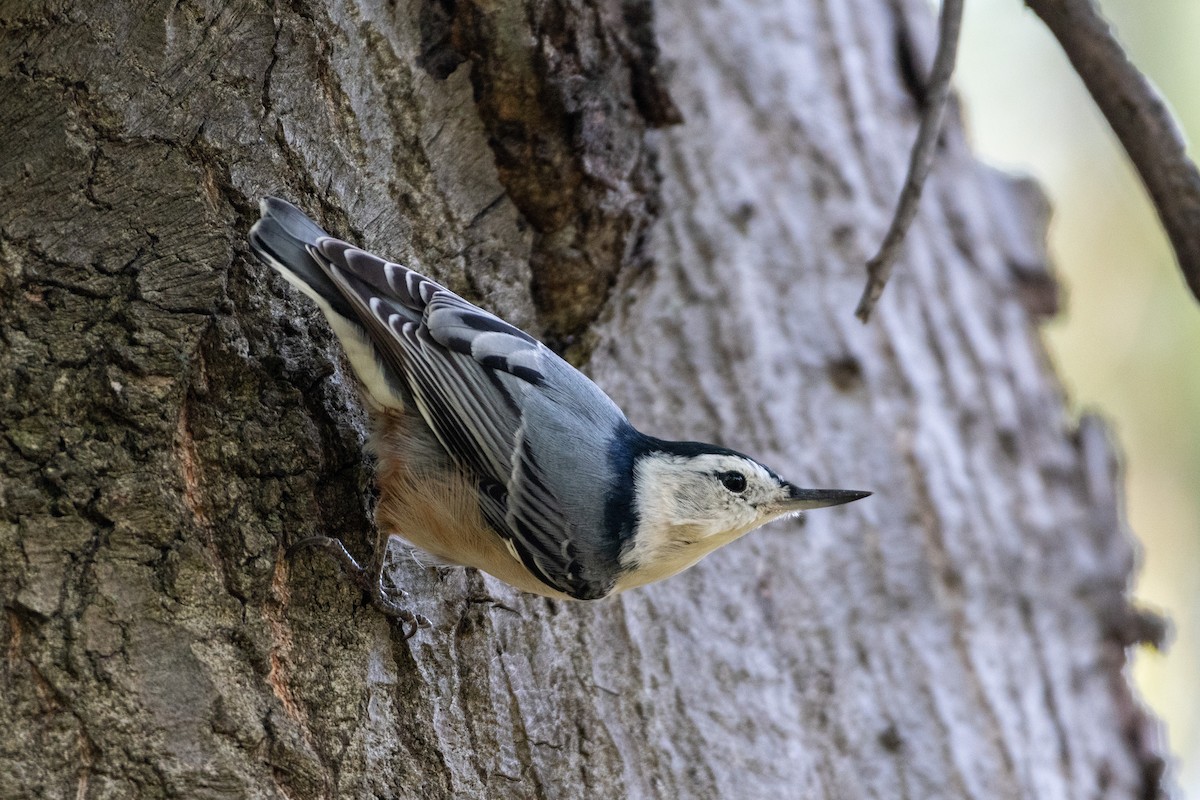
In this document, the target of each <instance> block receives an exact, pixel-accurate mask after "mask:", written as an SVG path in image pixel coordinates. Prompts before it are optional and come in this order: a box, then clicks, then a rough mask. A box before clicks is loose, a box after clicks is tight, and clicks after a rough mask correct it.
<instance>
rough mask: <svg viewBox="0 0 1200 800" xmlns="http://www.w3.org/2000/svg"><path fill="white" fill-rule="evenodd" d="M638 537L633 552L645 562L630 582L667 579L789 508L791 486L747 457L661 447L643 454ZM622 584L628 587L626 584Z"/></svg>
mask: <svg viewBox="0 0 1200 800" xmlns="http://www.w3.org/2000/svg"><path fill="white" fill-rule="evenodd" d="M634 479H635V481H636V483H637V512H638V518H639V523H640V524H639V534H638V541H637V542H636V543H635V545H634V548H633V549H632V550H631V552H629V553H628V554H627V560H628V563H630V564H631V565H632V564H637V565H640V566H641V567H642V568H643V569H652V572H645V571H642V570H639V572H638V573H637V574H636V576H631V580H630V581H629V583H628V585H641V584H643V583H649V582H651V581H654V580H660V579H661V578H664V577H667V575H671V574H674V573H675V572H678V571H680V570H682V569H686V568H687V567H689V566H691V565H692V564H694V563H695V562H696V561H698V560H699V559H700V558H702V557H703V556H704V555H706V554H707V553H710V552H712V551H713V550H715V549H716V548H718V547H720V546H722V545H724V544H728V543H729V542H731V541H733V540H734V539H736V538H738V537H739V536H741V535H743V534H745V533H747V532H748V531H750V530H753V529H754V528H756V527H758V526H759V525H762V524H763V523H764V522H769V521H770V520H772V519H775V518H776V517H779V516H782V515H784V514H786V513H788V511H789V510H791V509H789V508H787V506H786V505H785V503H786V502H787V500H788V495H789V487H788V486H787V484H784V483H782V482H781V481H780V480H779V479H778V478H776V477H775V476H774V475H772V474H771V473H770V472H768V471H767V469H766V468H765V467H763V466H762V465H761V464H758V463H756V462H754V461H752V460H750V459H748V458H742V457H740V456H735V455H726V454H704V455H699V456H676V455H667V454H665V453H661V454H659V453H656V454H654V455H652V456H650V457H648V458H644V459H642V460H641V461H639V463H638V465H637V467H636V471H635V474H634ZM623 588H628V587H627V586H626V587H623Z"/></svg>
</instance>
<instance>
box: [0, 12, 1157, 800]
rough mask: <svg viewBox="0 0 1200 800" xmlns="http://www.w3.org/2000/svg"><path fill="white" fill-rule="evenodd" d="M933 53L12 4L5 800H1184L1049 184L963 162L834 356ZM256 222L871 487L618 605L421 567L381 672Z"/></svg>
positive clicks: (759, 23)
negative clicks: (321, 548)
mask: <svg viewBox="0 0 1200 800" xmlns="http://www.w3.org/2000/svg"><path fill="white" fill-rule="evenodd" d="M932 35H933V25H932V19H931V16H930V11H929V8H928V7H927V5H926V3H924V2H923V0H890V1H889V0H790V2H787V3H775V2H766V3H748V2H738V0H711V2H706V3H702V4H694V3H691V2H688V0H662V2H660V3H658V4H656V5H655V6H654V7H653V8H652V7H651V6H650V5H648V4H647V2H646V0H607V1H606V2H602V3H599V4H592V3H588V2H585V0H526V2H525V3H518V2H508V3H497V2H485V1H484V0H457V2H453V1H452V0H427V1H426V2H415V1H411V0H391V2H388V1H387V0H276V2H274V3H273V4H272V3H269V2H267V1H266V0H230V1H229V2H217V0H211V1H210V2H193V1H192V0H181V2H171V1H167V0H158V1H153V0H152V1H151V2H147V3H143V4H128V3H120V2H90V3H70V2H65V1H63V2H60V1H59V0H43V1H42V2H22V1H20V0H18V1H17V2H0V95H2V96H3V97H4V101H3V102H2V103H0V142H2V144H0V187H3V192H0V266H2V269H0V453H2V455H0V480H2V481H3V484H2V486H0V601H2V603H3V607H4V626H3V631H4V637H5V656H4V658H3V661H2V663H0V675H2V683H0V695H2V696H0V727H2V732H0V797H5V798H9V797H12V798H17V797H56V798H57V797H77V798H126V797H140V798H159V797H188V798H208V797H213V798H215V797H222V798H224V797H247V798H251V797H253V798H319V797H414V798H435V797H436V798H441V797H489V798H502V797H521V798H524V797H553V798H576V797H578V798H585V797H586V798H592V797H625V796H628V797H672V798H673V797H698V798H714V797H729V798H733V797H737V798H776V797H811V798H851V797H863V798H892V797H912V798H925V797H978V798H985V797H986V798H997V797H1039V798H1056V797H1064V798H1065V797H1072V798H1073V797H1081V798H1082V797H1087V798H1095V797H1104V798H1147V797H1155V796H1157V794H1158V793H1159V792H1160V773H1161V770H1162V764H1163V762H1162V759H1161V754H1162V752H1163V749H1162V748H1163V745H1162V744H1161V743H1160V742H1159V741H1158V740H1157V737H1156V730H1157V728H1156V724H1155V723H1154V721H1153V720H1152V719H1151V718H1149V717H1148V716H1147V714H1146V713H1145V712H1144V711H1143V710H1142V709H1141V707H1140V706H1139V705H1138V703H1137V701H1136V699H1135V698H1134V696H1133V694H1132V691H1131V689H1130V686H1129V684H1128V682H1127V679H1126V676H1125V675H1124V673H1123V666H1124V664H1125V658H1126V650H1127V647H1128V645H1129V644H1130V643H1131V642H1132V641H1133V640H1134V639H1136V638H1137V626H1136V625H1135V624H1131V621H1133V622H1136V617H1135V616H1133V615H1131V612H1130V611H1129V605H1128V598H1127V594H1126V592H1127V587H1128V583H1129V580H1130V575H1131V570H1132V566H1133V562H1134V551H1133V546H1132V541H1131V538H1130V536H1129V535H1128V533H1127V532H1126V530H1125V528H1124V525H1123V522H1122V518H1121V515H1120V512H1119V495H1120V480H1119V478H1118V476H1117V475H1116V470H1115V459H1114V458H1113V456H1112V454H1111V451H1110V450H1109V448H1108V445H1107V444H1106V440H1105V436H1104V434H1103V431H1102V429H1101V428H1100V426H1099V425H1098V424H1097V423H1094V422H1091V421H1085V423H1084V424H1083V425H1082V426H1080V427H1073V425H1072V423H1071V422H1070V421H1069V420H1068V418H1067V416H1066V413H1065V411H1064V404H1063V401H1062V398H1061V393H1060V389H1059V387H1058V386H1057V384H1056V382H1055V379H1054V376H1053V374H1052V371H1051V369H1050V367H1049V366H1048V364H1047V363H1046V360H1045V358H1044V354H1043V350H1042V347H1041V345H1040V343H1039V340H1038V336H1037V331H1036V319H1037V317H1038V316H1039V314H1041V313H1044V312H1045V311H1046V310H1048V305H1052V300H1048V298H1049V297H1050V292H1049V290H1050V289H1051V288H1052V281H1051V280H1050V279H1049V278H1048V276H1047V274H1046V271H1045V265H1044V263H1043V261H1044V254H1043V252H1042V249H1041V237H1042V233H1043V231H1042V226H1043V224H1044V210H1043V209H1042V206H1041V202H1040V199H1039V198H1038V196H1037V194H1036V192H1032V191H1029V190H1028V188H1027V187H1024V186H1021V185H1018V184H1014V183H1012V182H1010V181H1009V180H1008V179H1006V178H1002V177H1000V176H997V175H995V174H993V173H991V172H989V171H988V170H986V169H985V168H983V167H981V166H980V165H979V164H978V163H976V162H975V161H974V160H973V158H972V156H971V154H970V152H969V151H968V149H967V147H966V146H965V144H964V142H963V140H962V135H961V129H960V127H959V125H958V124H957V121H955V120H951V122H950V125H949V129H948V131H947V132H946V134H945V135H944V137H943V145H942V152H941V155H940V162H939V165H938V167H937V168H936V170H935V174H934V176H933V180H932V183H931V185H930V190H929V191H928V192H927V193H926V199H925V203H924V206H923V208H922V211H921V214H920V218H919V219H918V222H917V226H916V228H915V230H914V232H913V234H912V236H911V238H910V240H909V242H908V245H907V251H906V252H907V257H906V260H907V263H906V264H905V266H904V268H903V269H902V270H901V271H900V272H899V273H898V275H897V277H896V279H895V281H894V285H893V286H892V287H891V288H890V289H889V291H888V295H887V296H886V297H885V298H884V300H883V302H882V304H881V305H880V307H879V308H878V309H877V311H876V316H875V318H874V320H873V321H872V323H871V325H869V326H866V327H864V326H862V325H860V324H859V323H858V322H857V321H855V320H854V318H853V316H852V311H853V307H854V303H855V300H856V298H857V296H858V292H859V289H860V287H861V282H862V267H861V265H862V263H863V261H864V260H865V257H866V256H867V255H869V254H870V252H871V250H872V247H873V246H874V245H875V244H877V242H878V239H879V236H880V235H881V234H882V230H883V227H884V225H885V224H886V222H887V216H888V214H889V213H890V211H891V206H892V200H893V198H894V196H895V192H896V189H897V187H898V185H899V181H900V179H901V177H902V175H903V170H904V164H905V161H906V159H907V155H908V146H909V143H910V142H911V139H912V134H913V128H914V125H915V121H916V107H917V103H918V98H919V96H920V94H921V93H920V89H919V81H915V79H914V78H913V76H914V75H919V74H921V72H922V70H923V65H924V64H925V63H927V59H928V54H929V53H930V52H932ZM658 48H661V50H662V52H661V54H660V53H659V52H658ZM680 117H682V120H683V122H682V124H676V123H679V120H680ZM264 193H278V194H281V195H283V196H285V197H288V198H291V199H293V200H296V201H298V202H299V203H300V204H301V205H303V206H305V207H306V208H307V209H309V210H310V211H311V212H313V213H314V214H315V215H316V216H317V217H318V218H319V219H321V220H322V221H323V222H324V223H325V224H326V225H327V226H328V227H329V228H331V229H332V230H334V231H337V232H338V233H340V234H342V235H344V236H345V237H346V238H349V239H351V240H354V241H359V242H361V243H363V244H364V245H366V246H369V247H370V248H372V249H375V250H377V251H379V252H382V253H386V254H390V255H392V256H393V257H395V258H397V259H403V260H407V261H409V262H412V263H413V264H414V265H417V266H420V267H422V268H423V269H425V270H426V271H428V272H429V273H430V274H432V275H434V276H435V277H437V278H439V279H441V280H443V281H445V282H446V283H448V284H449V285H450V286H451V287H453V288H454V289H456V290H459V291H461V292H462V293H464V294H465V295H466V296H468V297H469V298H471V299H473V300H476V301H478V302H481V303H483V304H485V305H486V306H488V307H490V308H492V309H495V310H496V311H498V312H500V313H501V314H503V315H505V316H506V317H508V318H509V319H511V320H512V321H514V322H516V323H518V324H522V325H525V326H527V327H529V328H530V329H531V330H534V331H537V332H542V333H544V334H545V335H546V336H547V337H548V340H549V341H551V342H553V343H554V344H555V345H556V346H558V347H559V348H561V349H563V350H564V351H566V352H568V354H569V355H571V357H573V358H575V359H576V360H578V361H579V362H580V363H583V364H585V368H586V369H587V370H588V371H589V372H590V374H591V375H592V376H593V377H595V378H596V379H597V380H598V382H599V383H600V384H601V385H602V386H603V387H604V388H606V389H607V390H608V391H609V392H610V393H611V394H612V395H613V396H614V398H616V400H617V401H618V402H619V403H621V405H622V406H623V407H624V408H626V409H627V410H628V412H629V413H630V416H631V417H632V418H633V420H634V422H635V423H637V424H639V425H640V426H642V427H644V428H645V429H648V430H650V431H652V432H656V433H659V434H661V435H670V436H676V437H696V438H704V439H710V440H715V441H720V442H722V443H724V444H727V445H729V446H732V447H737V448H740V449H744V450H747V451H750V452H753V453H757V454H761V456H762V457H763V458H764V460H766V461H768V462H769V463H772V464H774V465H777V466H778V468H779V469H780V471H781V472H784V473H785V474H787V475H788V476H793V477H794V479H795V480H797V481H799V482H801V483H804V484H810V485H818V486H823V485H834V486H840V485H844V486H851V487H863V488H871V489H874V490H875V491H876V495H875V496H874V497H873V498H871V499H870V500H868V501H864V502H861V503H858V504H855V505H854V506H851V507H848V508H846V509H843V510H836V511H828V512H824V513H820V514H814V515H812V517H811V518H810V519H808V520H807V521H802V522H796V523H792V524H778V525H775V526H772V527H770V528H768V529H765V530H763V531H760V532H757V533H755V534H754V535H753V536H751V537H749V538H748V539H746V540H743V541H742V542H740V543H738V544H736V545H734V546H731V547H729V548H727V549H726V550H724V551H722V552H720V553H718V554H716V555H714V556H712V557H710V558H709V559H708V560H707V561H705V562H704V563H702V564H701V565H700V566H699V567H697V568H696V569H694V570H692V571H691V572H689V573H686V574H685V575H683V576H681V577H679V578H676V579H674V580H672V581H669V582H667V583H664V584H662V585H659V586H655V587H652V588H649V589H646V590H641V591H637V592H634V593H632V594H630V595H628V596H625V597H622V598H620V599H617V600H615V601H611V602H601V603H598V604H595V605H577V604H572V605H568V604H562V603H556V602H552V601H548V600H543V599H537V598H532V597H527V596H522V595H519V594H517V593H516V592H514V591H512V590H509V589H508V588H507V587H504V586H502V585H499V584H497V583H495V582H493V581H491V580H490V579H486V578H482V577H480V576H479V575H477V574H474V573H466V572H464V571H447V572H438V571H434V570H431V569H429V568H426V567H423V566H421V565H420V564H418V563H416V562H415V561H414V560H412V559H409V558H407V557H404V556H403V555H401V554H399V553H397V555H398V557H397V558H396V563H395V571H396V577H397V581H398V582H399V583H400V584H402V585H404V586H406V587H407V588H408V589H410V590H411V591H412V593H413V601H412V604H413V606H414V608H415V610H418V611H421V612H423V613H425V614H427V615H428V616H430V617H431V618H432V619H433V620H434V623H435V629H434V630H432V631H428V632H423V633H422V634H420V635H418V637H416V638H415V639H413V640H411V641H409V642H404V641H401V640H400V639H399V638H398V637H397V635H396V632H395V631H394V630H392V629H390V628H389V626H388V624H387V623H386V622H385V621H384V619H383V618H382V617H380V616H379V615H378V614H377V613H376V612H375V611H373V610H372V609H371V608H370V607H369V606H367V605H364V601H363V597H362V596H361V595H359V594H358V593H357V592H355V591H354V590H352V589H351V588H350V587H349V586H348V584H347V583H346V582H345V581H343V580H341V579H340V578H339V576H338V575H337V573H336V569H335V568H334V566H333V565H332V563H330V562H327V561H325V560H322V559H319V558H315V557H304V558H301V559H299V560H297V561H295V562H292V563H289V562H287V561H286V560H285V559H284V558H283V557H282V556H283V552H284V549H285V548H286V546H287V545H288V544H289V543H290V542H292V541H295V540H296V539H298V538H300V537H303V536H307V535H313V534H318V533H331V534H335V535H343V536H345V537H347V539H348V541H349V542H350V544H351V547H352V548H353V549H357V550H358V551H359V552H360V553H361V552H364V550H365V548H366V547H367V546H368V545H367V543H368V542H369V541H370V538H371V533H370V523H369V513H370V465H369V464H366V463H364V461H363V458H362V456H361V455H360V445H361V442H362V425H361V423H362V419H361V414H360V411H359V410H358V407H357V404H356V402H355V400H354V395H353V391H352V389H351V387H350V383H349V381H348V379H347V374H346V372H345V367H344V365H343V364H342V363H341V361H340V360H339V356H338V352H337V349H336V345H335V343H334V342H333V340H332V338H331V335H330V333H329V331H328V329H327V327H326V326H325V324H324V323H323V322H322V321H321V319H320V318H319V316H318V315H317V314H316V312H315V311H314V309H313V308H312V307H311V305H309V304H308V303H306V302H304V301H303V300H302V299H301V298H299V297H298V296H297V295H296V293H295V292H293V291H291V290H290V289H288V288H287V287H286V286H285V285H284V284H283V282H282V281H281V280H279V279H277V278H276V277H274V276H272V275H271V274H269V273H268V271H267V270H265V269H263V268H262V267H260V266H258V265H257V264H254V263H252V262H251V260H250V259H249V258H248V253H247V249H246V246H245V244H244V237H245V233H246V230H247V228H248V227H249V225H250V224H251V222H252V221H253V219H254V218H255V214H256V212H255V203H256V201H257V198H258V197H260V196H261V195H263V194H264Z"/></svg>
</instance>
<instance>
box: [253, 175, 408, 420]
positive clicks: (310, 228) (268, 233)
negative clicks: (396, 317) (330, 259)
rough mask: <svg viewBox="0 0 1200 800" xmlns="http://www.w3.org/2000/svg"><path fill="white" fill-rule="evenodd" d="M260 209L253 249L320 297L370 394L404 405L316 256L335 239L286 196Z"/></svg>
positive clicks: (358, 319) (403, 393) (399, 388)
mask: <svg viewBox="0 0 1200 800" xmlns="http://www.w3.org/2000/svg"><path fill="white" fill-rule="evenodd" d="M260 210H261V212H262V218H261V219H259V221H258V222H256V223H254V227H252V228H251V229H250V249H251V250H253V251H254V254H255V255H256V256H258V259H259V260H260V261H262V262H263V263H264V264H266V265H267V266H269V267H271V268H272V269H274V270H275V271H276V272H278V273H279V274H280V275H282V276H283V277H284V278H286V279H287V281H288V283H290V284H292V285H293V286H295V287H296V288H297V289H299V290H300V291H301V292H303V293H304V294H306V295H308V297H310V298H311V299H312V300H313V301H314V302H316V304H317V306H318V307H319V308H320V309H321V312H322V313H323V314H324V315H325V318H326V319H327V320H329V326H330V327H331V328H332V329H333V332H334V335H336V336H337V337H338V340H339V341H341V343H342V349H343V350H345V351H346V355H347V357H348V358H349V359H350V366H351V367H352V368H353V369H354V372H355V374H356V375H357V376H358V379H359V382H360V383H361V385H362V388H363V389H364V390H365V392H366V397H367V399H368V400H370V401H371V402H373V403H374V404H375V405H376V406H379V407H384V408H394V409H398V410H403V409H404V407H405V406H406V404H407V402H408V400H409V394H408V390H407V388H406V386H405V384H404V382H403V381H402V380H399V379H398V377H397V376H396V375H395V374H393V373H392V371H391V369H389V368H388V366H387V365H386V364H384V363H383V361H382V360H381V359H380V357H379V356H380V353H379V349H378V346H377V343H375V342H373V341H372V340H371V333H370V331H369V330H368V328H367V327H366V326H365V325H364V324H363V323H364V320H363V318H362V316H361V315H360V313H359V312H358V311H357V310H356V309H355V308H354V305H353V304H352V303H351V302H350V300H349V299H348V298H347V297H346V295H345V294H344V293H343V292H342V291H341V290H340V289H339V288H338V287H337V285H336V284H335V283H334V280H333V278H331V277H330V274H329V272H328V271H327V268H328V267H327V265H323V264H322V263H321V262H320V261H318V260H317V259H318V258H324V257H323V256H321V255H320V247H321V245H322V244H326V245H328V244H331V243H334V242H336V241H337V240H335V239H332V238H331V237H330V236H329V234H327V233H326V232H325V231H324V230H322V229H321V228H320V227H319V226H318V225H317V224H316V223H315V222H313V221H312V220H310V219H309V218H308V217H306V216H305V215H304V213H303V212H302V211H300V209H298V208H296V207H295V206H293V205H292V204H291V203H288V202H286V201H284V200H279V199H277V198H274V197H267V198H264V199H263V201H262V203H261V204H260Z"/></svg>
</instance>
